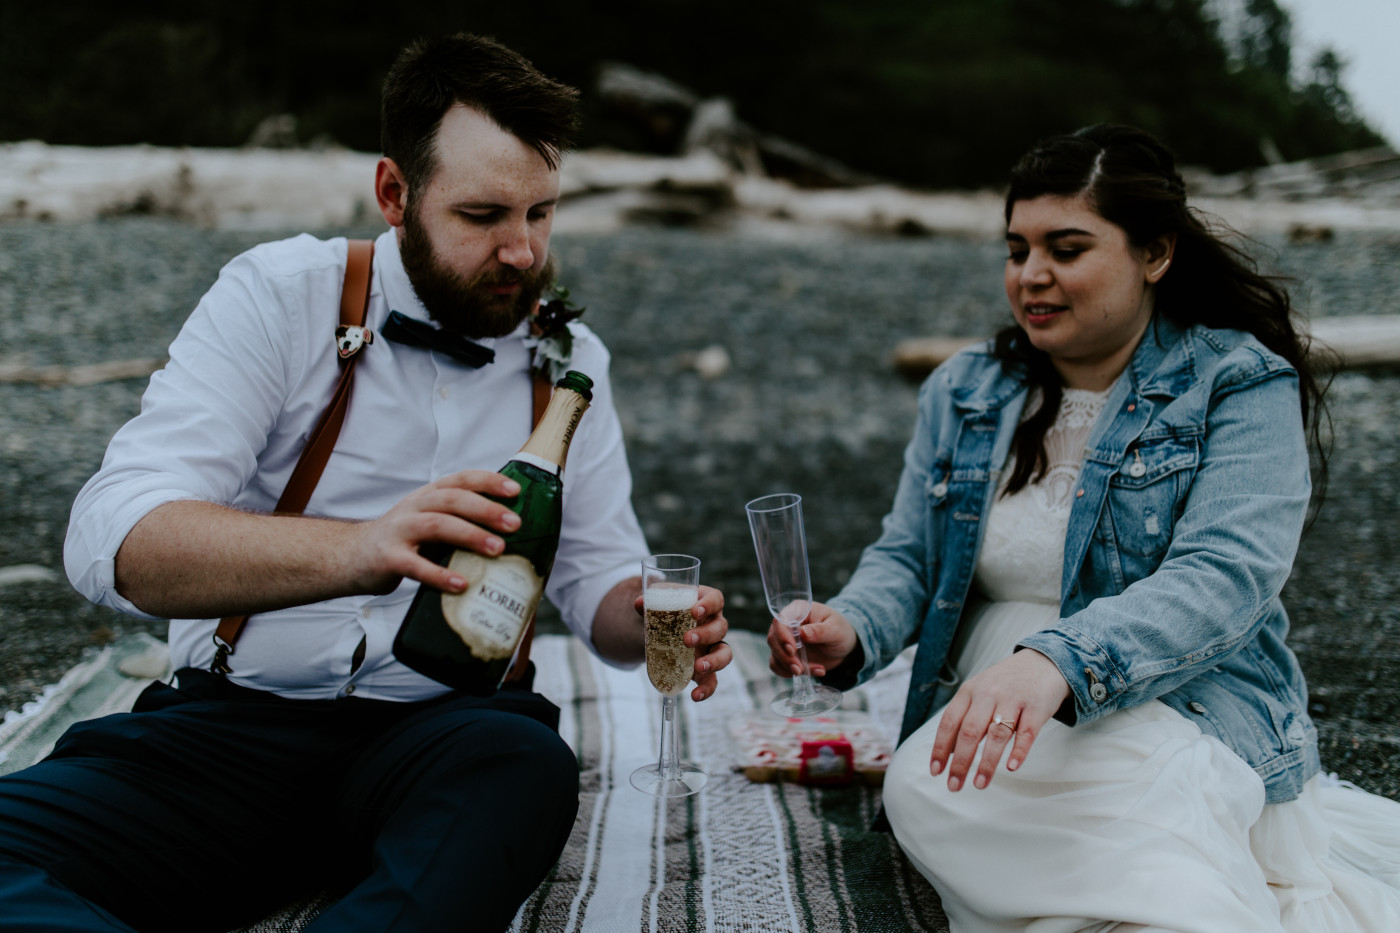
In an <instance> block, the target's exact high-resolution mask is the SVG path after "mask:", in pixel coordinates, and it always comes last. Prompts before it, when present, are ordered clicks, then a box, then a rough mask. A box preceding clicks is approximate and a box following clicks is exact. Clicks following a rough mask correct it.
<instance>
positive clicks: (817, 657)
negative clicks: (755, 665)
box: [768, 603, 857, 677]
mask: <svg viewBox="0 0 1400 933" xmlns="http://www.w3.org/2000/svg"><path fill="white" fill-rule="evenodd" d="M801 631H802V644H803V645H804V646H805V647H806V648H807V663H808V664H809V665H811V668H812V671H811V673H812V676H813V677H825V676H826V674H827V672H828V671H833V670H835V669H836V668H837V667H839V666H840V665H841V662H842V661H844V660H846V656H847V655H849V654H850V653H851V652H852V651H854V650H855V649H856V641H857V639H856V630H855V627H854V626H852V625H851V623H850V622H849V621H847V619H846V617H845V616H843V615H842V614H841V613H839V612H837V611H836V610H835V609H832V608H831V607H829V606H825V605H823V604H821V603H812V611H811V612H809V613H808V614H807V621H806V622H804V623H802V625H801ZM768 650H769V652H770V654H769V656H768V669H769V670H770V671H772V672H773V673H774V674H777V675H778V676H779V677H792V676H794V675H796V674H800V673H802V665H801V664H799V663H798V662H797V642H796V641H794V640H793V637H792V632H791V631H790V630H789V629H788V627H787V625H786V624H784V623H782V622H779V621H778V620H777V619H774V620H773V624H772V625H770V626H769V627H768Z"/></svg>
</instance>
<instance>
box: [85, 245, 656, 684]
mask: <svg viewBox="0 0 1400 933" xmlns="http://www.w3.org/2000/svg"><path fill="white" fill-rule="evenodd" d="M345 257H346V241H345V240H344V239H340V238H337V239H332V240H318V239H316V238H314V237H311V236H308V235H302V236H298V237H295V238H293V239H290V240H283V241H280V242H276V243H265V244H263V245H261V246H258V247H255V248H254V249H251V250H249V251H248V252H246V253H244V254H243V255H241V256H239V257H237V258H236V259H234V260H233V261H232V262H230V263H229V264H228V265H227V266H225V267H224V269H223V271H222V272H221V273H220V275H219V279H218V281H217V282H216V283H215V285H214V286H213V288H211V289H210V290H209V292H208V294H206V295H205V296H204V298H203V300H201V301H200V303H199V306H198V307H197V308H196V309H195V311H194V313H193V314H192V315H191V316H190V318H189V320H188V321H187V322H186V323H185V325H184V327H183V328H182V329H181V331H180V334H179V336H177V337H176V338H175V341H174V342H173V343H172V344H171V346H170V362H169V363H168V364H167V365H166V366H165V368H164V369H163V370H161V371H160V372H157V373H156V374H155V375H154V376H152V377H151V383H150V386H149V387H148V388H147V390H146V393H145V395H144V396H143V397H142V400H141V412H140V414H138V415H137V416H136V417H135V418H133V419H132V420H131V421H130V422H128V423H127V424H126V425H125V426H123V427H122V428H121V429H120V430H119V431H118V432H117V433H116V435H115V436H114V437H113V438H112V442H111V444H110V445H109V447H108V449H107V454H106V457H105V458H104V460H103V463H102V468H101V470H100V471H99V472H98V473H97V474H96V475H95V476H93V477H92V479H91V480H89V481H88V483H87V484H86V485H85V486H84V487H83V488H82V490H81V491H80V492H79V493H78V497H77V500H76V501H75V502H74V505H73V513H72V517H71V520H70V522H69V527H68V537H67V540H66V542H65V545H64V564H65V566H66V568H67V571H68V577H69V579H70V580H71V581H72V582H73V585H74V586H75V587H76V588H77V589H78V590H79V591H80V592H82V593H83V594H84V595H85V596H87V597H88V598H89V599H91V600H93V601H94V602H96V603H100V604H102V605H105V606H110V607H112V608H114V609H118V610H121V611H123V612H126V613H130V614H132V615H136V616H141V617H143V618H151V616H149V615H147V614H145V613H143V612H141V610H139V609H137V608H136V607H135V606H134V605H132V604H131V603H130V602H129V601H128V600H126V599H125V598H123V597H122V596H121V594H119V593H118V592H117V591H116V588H115V586H114V580H113V568H114V562H115V557H116V553H117V549H118V548H119V547H120V546H121V543H122V541H123V540H124V539H125V537H126V535H127V533H128V532H130V531H131V529H132V527H133V526H134V525H135V524H136V523H137V522H138V521H139V520H140V519H141V518H142V517H143V516H144V515H146V514H147V513H148V512H150V511H151V510H152V509H154V508H155V507H156V506H159V505H161V504H163V503H166V502H171V501H175V500H184V499H194V500H202V501H209V502H222V503H229V504H232V505H235V506H239V507H242V508H247V509H254V510H259V511H271V510H272V508H273V506H274V505H275V504H276V502H277V498H278V497H279V496H280V495H281V493H282V490H283V488H284V487H285V486H286V483H287V480H288V478H289V477H290V476H291V472H292V468H293V466H294V465H295V464H296V460H297V457H298V456H299V455H300V453H301V450H302V448H303V446H304V445H305V443H306V441H307V437H308V435H309V434H310V431H311V429H312V427H313V426H314V425H315V422H316V420H317V418H318V417H319V416H320V414H321V412H322V411H323V410H324V409H325V407H326V404H327V402H328V401H329V399H330V395H331V392H332V389H333V387H334V385H335V383H336V379H337V378H338V363H337V356H336V352H335V345H334V333H335V327H336V325H337V324H338V323H339V310H338V309H339V305H340V291H341V286H342V283H343V281H344V276H345ZM390 310H394V311H399V312H401V313H403V314H405V315H408V316H409V317H414V318H418V319H419V320H425V321H426V320H428V314H427V311H426V310H425V309H424V307H423V305H422V303H421V302H419V300H418V297H417V295H416V294H415V293H414V291H413V288H412V286H411V285H410V283H409V280H408V276H407V274H406V273H405V272H404V269H403V263H402V261H401V260H400V257H399V251H398V243H397V240H396V237H395V235H394V232H393V231H392V230H391V231H389V232H386V233H384V234H383V235H382V236H380V237H379V239H378V241H377V242H376V244H375V255H374V277H373V283H372V287H371V292H370V302H369V313H368V319H367V321H366V323H367V325H368V326H369V327H370V328H372V329H373V330H375V331H376V332H378V331H379V330H380V329H381V327H382V326H383V324H384V322H385V321H386V320H387V319H388V316H389V312H390ZM570 327H571V329H572V330H573V347H574V351H573V352H574V355H573V362H572V364H571V368H573V369H577V370H579V371H580V372H583V373H586V374H587V375H588V376H590V377H591V378H592V379H593V381H594V388H593V404H592V406H591V407H590V408H589V410H588V411H587V413H586V414H585V415H584V417H583V420H582V421H581V422H580V424H579V428H578V430H577V432H576V434H575V436H574V439H573V442H572V444H571V446H570V450H569V456H568V461H567V463H566V466H565V470H564V523H563V532H562V534H561V537H560V541H559V552H558V556H557V558H556V560H555V564H554V571H553V573H552V574H551V576H550V579H549V584H548V587H547V590H546V595H547V596H548V598H549V599H550V601H551V602H553V603H554V604H555V605H556V606H557V607H558V608H559V610H560V614H561V615H562V617H563V619H564V621H565V623H566V624H567V625H568V626H569V628H570V629H571V630H572V631H573V632H574V633H575V634H576V635H578V637H579V638H581V639H583V640H584V642H585V643H587V644H589V645H590V646H591V645H592V641H591V638H590V636H591V633H592V626H593V616H594V614H595V612H596V611H597V608H598V605H599V603H600V602H601V600H602V598H603V596H604V595H605V594H606V593H607V592H608V590H610V589H611V588H612V587H613V586H614V585H616V584H617V583H618V582H619V581H621V580H624V579H626V578H628V577H631V576H636V575H637V574H638V573H639V572H640V567H639V561H640V560H641V559H642V558H643V557H644V556H645V555H646V554H647V546H646V540H645V538H644V536H643V534H642V531H641V528H640V526H639V525H638V523H637V519H636V516H635V514H634V513H633V511H632V506H631V491H632V481H631V474H630V472H629V470H628V466H627V455H626V451H625V450H624V448H623V441H622V429H621V426H620V424H619V423H618V418H617V412H616V410H615V409H614V408H613V400H612V388H611V385H610V382H609V379H608V362H609V357H608V352H607V349H606V348H605V347H604V346H603V344H602V342H601V341H600V340H599V339H598V338H597V336H596V335H594V334H593V333H592V331H590V330H589V329H588V328H587V327H585V326H583V325H582V324H579V323H577V322H575V323H574V324H571V325H570ZM480 342H481V343H482V344H483V345H485V346H489V347H492V348H493V349H494V350H495V351H496V361H495V362H494V363H491V364H489V365H487V366H483V367H482V368H480V369H472V368H470V367H467V366H464V365H462V364H461V363H458V362H457V361H455V360H453V359H452V358H450V357H447V356H444V355H443V354H440V353H435V352H431V351H428V350H423V349H418V348H413V347H407V346H403V345H401V344H396V343H391V342H390V341H388V340H385V339H384V338H383V337H378V338H377V339H376V340H375V341H374V342H373V343H372V344H371V345H369V346H367V347H366V348H365V349H364V350H362V351H361V358H360V362H359V363H358V364H357V366H356V370H355V384H354V390H353V392H352V393H351V399H350V406H349V411H348V413H347V414H346V418H345V424H344V427H343V428H342V430H341V432H340V437H339V440H338V441H337V443H336V446H335V451H334V453H332V454H331V457H330V461H329V463H328V464H327V465H326V469H325V472H324V473H323V474H322V476H321V479H320V482H319V483H318V484H317V486H316V491H315V493H314V494H313V495H312V496H311V501H310V502H309V504H308V505H307V508H306V514H307V515H322V516H331V517H335V518H342V519H373V518H376V517H378V516H380V515H382V514H383V513H384V512H386V511H388V509H389V508H390V507H391V506H392V505H394V504H395V503H396V502H398V501H399V500H400V499H402V498H403V497H404V496H405V495H407V494H408V493H409V492H411V491H412V490H414V489H416V488H418V487H419V486H422V485H424V484H425V483H428V482H430V481H432V480H434V479H437V478H439V477H441V476H444V475H446V474H449V473H452V472H455V471H457V470H464V469H486V470H497V469H499V468H500V467H501V466H502V465H504V464H505V463H506V461H508V460H509V459H510V458H511V457H512V456H513V455H514V454H515V453H516V451H517V450H519V448H520V446H521V445H522V444H523V443H524V442H525V439H526V438H527V437H528V436H529V433H530V421H531V411H532V397H531V382H530V376H529V358H530V349H531V348H532V347H533V346H534V343H535V341H534V340H533V338H531V337H529V332H528V325H526V324H522V325H521V326H520V328H519V329H518V330H516V332H515V333H513V334H511V335H509V336H506V337H501V338H497V339H488V340H483V341H480ZM417 588H418V584H417V583H416V582H414V581H412V580H405V581H404V582H403V583H402V584H401V585H400V586H399V587H398V588H397V589H396V590H394V591H393V592H392V593H389V594H387V595H384V596H347V597H342V598H339V599H332V600H327V601H325V602H320V603H313V604H310V605H305V606H297V607H293V608H290V609H284V610H280V611H277V612H268V613H263V614H260V615H255V616H253V617H252V618H251V619H250V620H249V622H248V625H247V627H246V628H245V629H244V631H243V636H242V638H241V639H240V640H239V642H238V645H237V651H236V653H235V654H234V655H233V657H232V658H231V659H230V665H231V666H232V668H233V674H232V676H231V679H232V680H233V681H234V682H236V683H239V684H242V685H245V686H249V687H255V688H258V689H262V690H269V691H272V692H274V693H278V694H280V695H282V696H286V697H292V698H306V699H325V698H330V697H336V696H344V695H347V694H352V693H353V694H354V695H355V696H359V697H367V698H376V699H391V700H417V699H424V698H428V697H432V696H435V695H437V694H440V693H443V692H445V690H446V689H447V688H445V687H443V686H442V685H441V684H438V683H437V682H436V681H433V680H430V679H428V678H425V677H423V676H421V675H420V674H418V673H416V672H415V671H413V670H411V669H410V668H407V667H405V666H404V665H403V664H401V663H399V662H398V660H397V659H396V658H395V657H394V655H393V651H392V643H393V639H394V635H395V634H396V633H397V631H398V627H399V623H400V622H401V621H402V619H403V617H404V613H405V612H406V611H407V609H408V605H409V603H410V602H411V601H412V599H413V595H414V593H415V592H416V590H417ZM216 624H217V620H215V619H175V620H171V623H170V650H171V655H172V660H173V662H174V665H175V667H176V668H180V667H187V666H189V667H199V668H208V666H209V663H210V661H211V660H212V658H213V655H214V643H213V640H212V635H213V632H214V628H215V626H216ZM362 639H363V640H364V642H365V656H364V661H363V663H362V664H361V665H360V667H359V668H358V670H356V671H354V672H352V671H351V658H352V655H353V654H354V651H355V648H356V646H357V645H359V643H360V642H361V640H362Z"/></svg>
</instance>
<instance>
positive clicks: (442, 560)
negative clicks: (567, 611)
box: [394, 370, 593, 695]
mask: <svg viewBox="0 0 1400 933" xmlns="http://www.w3.org/2000/svg"><path fill="white" fill-rule="evenodd" d="M592 388H593V380H591V379H589V378H588V377H587V376H585V375H584V374H583V373H580V372H575V371H573V370H570V371H569V372H567V373H565V374H564V377H563V378H562V379H560V380H559V381H558V382H557V383H555V386H554V394H553V395H552V396H550V399H549V405H548V406H547V407H546V408H545V410H544V414H543V415H542V416H541V417H540V422H539V424H538V425H536V427H535V430H534V433H532V434H531V435H530V439H529V440H527V441H526V442H525V446H523V447H521V448H520V452H519V453H518V454H516V455H515V456H514V457H513V458H511V460H510V462H509V463H507V464H506V465H505V466H504V467H502V468H501V470H500V472H501V473H502V474H503V475H505V476H509V477H510V478H511V479H513V480H515V481H516V482H517V483H519V484H520V494H519V495H518V496H516V497H515V498H514V499H499V500H497V501H499V502H501V504H502V505H506V506H508V507H510V509H511V510H512V511H514V512H515V513H516V514H517V515H519V516H520V527H519V528H517V529H516V530H515V531H513V532H511V533H509V534H502V535H501V538H502V539H503V540H504V541H505V548H504V549H503V550H502V551H501V553H500V554H499V555H497V556H495V557H487V556H485V555H482V554H478V553H476V552H475V551H465V550H456V549H453V548H451V547H449V546H447V545H443V544H437V545H427V546H425V547H423V548H422V549H421V550H422V553H423V555H424V556H425V557H428V558H430V559H432V560H434V561H436V562H437V563H439V564H442V565H444V566H447V567H450V568H451V569H452V570H454V571H456V572H457V573H458V574H459V575H461V576H462V577H463V578H464V579H466V581H467V583H468V586H467V589H466V590H465V591H464V592H462V593H445V592H443V591H441V590H438V589H436V588H434V587H431V586H428V585H427V584H423V585H421V586H419V588H418V595H416V596H415V597H414V598H413V604H412V605H411V606H409V608H408V614H407V615H406V616H404V620H403V624H402V625H400V626H399V633H398V635H397V636H396V637H395V638H394V655H395V656H396V657H397V658H398V659H399V660H400V661H402V662H403V663H404V664H406V665H408V666H409V667H411V668H413V669H414V670H416V671H418V672H419V673H420V674H423V675H425V676H427V677H431V678H432V679H434V680H436V681H438V682H439V683H443V684H446V685H447V686H449V687H455V688H456V689H458V690H463V691H466V692H468V693H474V694H478V695H484V694H489V693H491V692H493V691H495V690H496V689H497V688H498V687H499V686H500V685H501V681H502V679H503V678H504V677H505V676H506V672H507V671H508V670H509V669H510V664H511V660H512V658H513V657H514V656H515V652H516V649H517V648H518V647H519V645H520V639H521V638H522V637H523V636H524V634H525V630H526V629H527V628H528V627H529V624H530V620H531V619H533V618H534V615H535V608H536V607H537V606H538V605H539V602H540V597H541V596H542V595H543V593H544V584H545V580H546V579H547V578H548V577H549V571H550V569H551V568H552V567H553V566H554V552H555V551H556V550H557V549H558V547H559V525H560V521H561V519H562V517H563V501H564V500H563V493H564V482H563V473H564V459H565V458H566V457H567V456H568V453H569V442H570V441H572V440H573V437H574V429H575V428H577V427H578V422H579V419H580V418H582V417H583V413H584V411H586V410H587V408H588V404H589V402H590V401H592V399H593V392H592Z"/></svg>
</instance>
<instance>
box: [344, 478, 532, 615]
mask: <svg viewBox="0 0 1400 933" xmlns="http://www.w3.org/2000/svg"><path fill="white" fill-rule="evenodd" d="M519 493H520V484H519V483H517V482H515V480H512V479H507V478H506V477H504V476H502V475H501V474H499V473H491V472H488V471H485V470H464V471H463V472H461V473H453V474H452V475H451V476H444V477H443V478H442V479H440V480H437V481H435V482H432V483H429V484H428V485H426V486H422V487H419V488H418V489H415V490H414V491H413V492H411V493H409V494H408V495H407V496H405V497H404V498H403V499H401V500H399V502H398V503H397V504H396V505H394V507H393V508H391V509H389V511H387V512H385V513H384V514H383V515H381V516H380V517H379V518H377V519H375V520H374V521H372V522H363V523H361V524H360V525H359V526H357V530H358V535H357V538H358V541H357V544H358V547H359V552H360V557H359V560H358V564H359V566H360V567H361V568H363V572H364V578H363V581H362V582H361V586H362V590H361V592H367V593H388V592H391V591H392V590H393V589H394V588H395V587H397V586H398V585H399V583H400V582H401V581H402V580H403V578H404V577H408V578H410V579H413V580H418V581H420V582H422V583H426V584H427V585H429V586H431V587H434V588H436V589H439V590H444V591H446V592H449V593H460V592H462V591H463V590H465V589H466V588H467V584H468V582H469V581H467V580H465V579H463V578H462V577H461V576H460V575H459V574H455V573H453V572H452V571H450V570H448V569H447V568H446V567H442V566H439V565H437V564H435V563H433V562H432V561H430V560H428V559H427V558H425V557H423V556H422V555H421V554H419V553H418V548H419V546H420V545H422V544H426V543H429V542H442V543H444V544H448V545H451V546H452V547H454V548H457V549H459V550H467V551H475V552H476V553H478V554H485V555H487V556H494V555H496V554H499V553H501V550H502V549H503V548H504V547H505V542H504V541H503V540H501V538H500V537H498V536H497V535H496V534H495V533H494V532H503V533H509V532H512V531H515V529H517V528H519V527H520V516H518V515H516V514H515V513H514V512H512V511H511V510H510V509H509V508H508V507H507V506H504V505H501V504H500V503H499V502H493V501H492V500H490V499H488V498H486V497H487V496H495V497H497V498H501V499H513V498H514V497H515V496H517V495H518V494H519Z"/></svg>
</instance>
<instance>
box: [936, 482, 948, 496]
mask: <svg viewBox="0 0 1400 933" xmlns="http://www.w3.org/2000/svg"><path fill="white" fill-rule="evenodd" d="M933 494H934V495H935V496H938V497H939V498H940V499H941V498H943V497H944V496H946V495H948V484H947V483H935V484H934V486H933Z"/></svg>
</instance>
